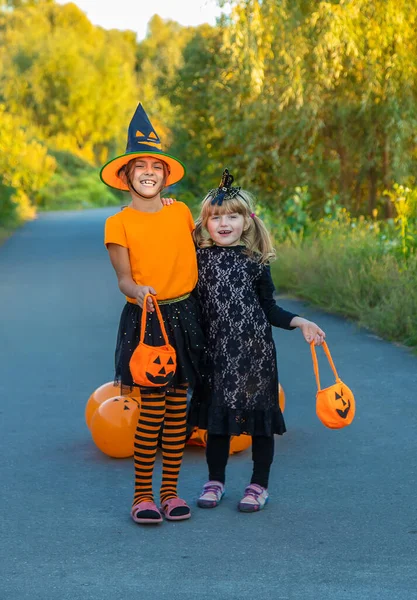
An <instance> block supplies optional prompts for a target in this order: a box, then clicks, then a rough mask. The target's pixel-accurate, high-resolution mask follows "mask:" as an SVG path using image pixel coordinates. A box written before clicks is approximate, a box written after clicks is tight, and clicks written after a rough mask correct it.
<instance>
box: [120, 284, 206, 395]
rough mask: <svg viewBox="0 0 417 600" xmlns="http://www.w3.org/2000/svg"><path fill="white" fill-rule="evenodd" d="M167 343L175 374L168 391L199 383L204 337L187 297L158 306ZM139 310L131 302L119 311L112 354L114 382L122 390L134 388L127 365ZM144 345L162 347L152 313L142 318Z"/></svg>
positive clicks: (195, 309)
mask: <svg viewBox="0 0 417 600" xmlns="http://www.w3.org/2000/svg"><path fill="white" fill-rule="evenodd" d="M159 308H160V309H161V313H162V317H163V319H164V324H165V329H166V332H167V335H168V338H169V343H170V344H171V345H172V346H173V347H174V348H175V351H176V353H177V370H176V372H175V375H174V378H173V379H172V381H171V382H170V387H171V386H173V387H175V386H176V385H180V384H185V383H188V384H189V385H190V387H194V386H195V385H196V383H197V382H198V380H199V362H200V356H201V352H202V350H203V348H204V343H205V339H204V334H203V331H202V329H201V326H200V322H201V318H200V311H199V305H198V302H197V301H196V299H195V298H194V297H193V296H192V295H191V296H189V297H188V298H187V299H185V300H181V301H180V302H173V303H172V304H160V305H159ZM141 319H142V309H141V308H140V307H139V306H138V305H137V304H133V303H132V302H127V303H126V304H125V306H124V308H123V311H122V314H121V317H120V324H119V331H118V334H117V343H116V353H115V368H116V373H115V382H117V383H120V384H121V387H122V390H123V388H129V389H130V390H131V389H132V388H133V387H138V386H137V385H136V384H135V383H134V382H133V379H132V375H131V373H130V369H129V361H130V359H131V357H132V354H133V352H134V350H135V349H136V347H137V345H138V344H139V339H140V329H141ZM144 342H145V344H149V345H151V346H162V345H163V344H164V343H165V341H164V338H163V336H162V331H161V327H160V324H159V320H158V317H157V315H156V312H152V313H148V315H147V318H146V331H145V339H144Z"/></svg>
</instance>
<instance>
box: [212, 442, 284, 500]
mask: <svg viewBox="0 0 417 600" xmlns="http://www.w3.org/2000/svg"><path fill="white" fill-rule="evenodd" d="M229 449H230V435H213V434H209V435H208V436H207V448H206V458H207V464H208V468H209V479H210V480H211V481H220V482H221V483H224V482H225V480H226V465H227V461H228V459H229ZM273 459H274V436H270V437H267V436H254V437H252V460H253V473H252V479H251V481H250V482H251V483H257V484H258V485H261V486H262V487H264V488H267V487H268V480H269V472H270V470H271V465H272V461H273Z"/></svg>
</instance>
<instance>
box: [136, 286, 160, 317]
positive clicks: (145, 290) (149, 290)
mask: <svg viewBox="0 0 417 600" xmlns="http://www.w3.org/2000/svg"><path fill="white" fill-rule="evenodd" d="M146 294H152V295H153V296H156V292H155V290H154V289H153V287H149V286H148V285H138V286H137V292H136V296H135V297H136V301H137V303H138V304H139V306H140V307H141V308H143V301H144V299H145V296H146ZM146 309H147V310H148V311H149V312H153V311H154V310H155V307H154V305H153V300H152V298H148V300H147V301H146Z"/></svg>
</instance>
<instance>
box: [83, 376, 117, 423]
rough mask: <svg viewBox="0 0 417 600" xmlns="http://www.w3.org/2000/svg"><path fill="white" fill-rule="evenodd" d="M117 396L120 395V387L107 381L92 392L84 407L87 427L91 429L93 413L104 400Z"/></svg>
mask: <svg viewBox="0 0 417 600" xmlns="http://www.w3.org/2000/svg"><path fill="white" fill-rule="evenodd" d="M117 394H120V385H118V384H116V385H115V384H114V382H113V381H109V382H108V383H104V384H103V385H101V386H100V387H99V388H97V389H96V390H94V392H93V393H92V394H91V396H90V397H89V399H88V401H87V405H86V407H85V413H84V416H85V422H86V424H87V427H88V428H89V429H90V428H91V420H92V418H93V415H94V413H95V412H96V410H97V409H98V407H99V406H100V404H102V403H103V402H104V401H105V400H108V399H109V398H113V397H114V396H116V395H117Z"/></svg>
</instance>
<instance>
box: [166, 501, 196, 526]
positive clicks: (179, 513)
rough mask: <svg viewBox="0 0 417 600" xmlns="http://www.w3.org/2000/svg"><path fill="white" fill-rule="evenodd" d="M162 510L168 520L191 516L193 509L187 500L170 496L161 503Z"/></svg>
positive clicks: (183, 518)
mask: <svg viewBox="0 0 417 600" xmlns="http://www.w3.org/2000/svg"><path fill="white" fill-rule="evenodd" d="M161 510H162V512H163V514H164V516H165V518H166V519H167V520H168V521H183V520H185V519H189V518H190V517H191V509H190V507H189V506H188V504H187V503H186V501H185V500H182V499H181V498H170V499H169V500H165V502H162V504H161Z"/></svg>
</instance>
